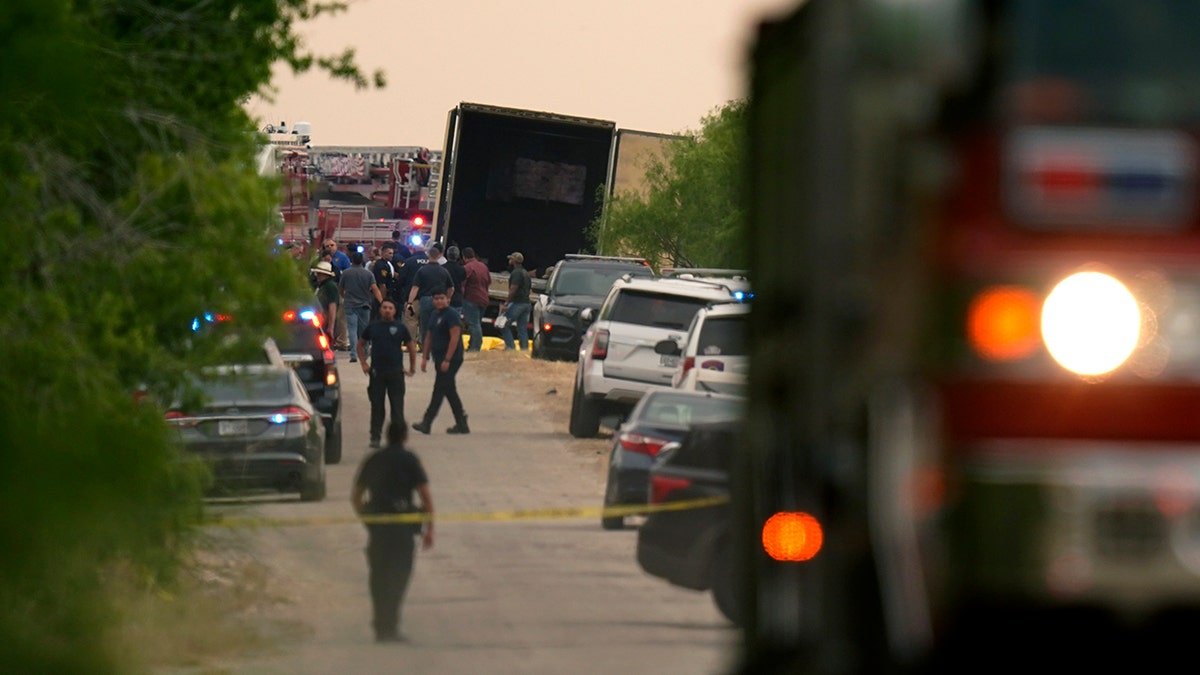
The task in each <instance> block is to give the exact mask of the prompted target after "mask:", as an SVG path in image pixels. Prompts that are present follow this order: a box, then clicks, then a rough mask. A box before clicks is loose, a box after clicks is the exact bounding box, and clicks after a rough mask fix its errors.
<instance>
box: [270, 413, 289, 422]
mask: <svg viewBox="0 0 1200 675" xmlns="http://www.w3.org/2000/svg"><path fill="white" fill-rule="evenodd" d="M270 420H271V423H272V424H283V423H284V422H287V415H284V414H283V413H275V414H274V415H271V417H270Z"/></svg>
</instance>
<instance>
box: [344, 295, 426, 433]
mask: <svg viewBox="0 0 1200 675" xmlns="http://www.w3.org/2000/svg"><path fill="white" fill-rule="evenodd" d="M368 344H370V345H371V361H370V363H368V362H367V347H366V346H367V345H368ZM405 347H407V348H408V369H407V370H406V369H405V368H404V348H405ZM357 353H358V360H359V361H361V362H362V370H363V373H364V374H365V375H367V376H369V377H370V380H369V382H368V383H367V398H368V399H370V401H371V428H370V432H371V447H372V448H377V447H379V436H380V432H382V431H383V417H384V410H383V399H384V397H385V396H386V397H387V399H388V403H389V404H390V407H391V419H392V421H393V422H395V421H399V422H404V389H405V384H404V378H405V377H406V376H407V377H412V376H413V374H414V373H416V371H417V352H416V351H415V348H414V345H413V339H412V335H410V334H409V332H408V328H406V327H405V326H404V323H403V322H401V321H397V320H396V303H395V302H394V301H393V300H392V299H391V298H385V299H384V300H383V302H381V303H379V320H378V321H374V322H372V323H371V325H369V326H367V329H366V330H364V331H363V334H362V338H361V339H359V341H358V352H357Z"/></svg>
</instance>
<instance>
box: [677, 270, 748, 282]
mask: <svg viewBox="0 0 1200 675" xmlns="http://www.w3.org/2000/svg"><path fill="white" fill-rule="evenodd" d="M661 273H662V275H663V276H665V277H679V278H681V279H689V278H695V277H729V278H731V279H741V280H746V279H748V278H749V274H750V271H749V270H739V269H730V268H724V267H664V268H662V270H661Z"/></svg>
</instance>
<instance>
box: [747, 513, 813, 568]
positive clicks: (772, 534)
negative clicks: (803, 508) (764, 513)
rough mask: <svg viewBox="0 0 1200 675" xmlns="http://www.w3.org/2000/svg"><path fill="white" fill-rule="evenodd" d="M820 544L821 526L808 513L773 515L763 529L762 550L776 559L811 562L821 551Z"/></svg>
mask: <svg viewBox="0 0 1200 675" xmlns="http://www.w3.org/2000/svg"><path fill="white" fill-rule="evenodd" d="M823 541H824V534H823V533H822V532H821V523H819V522H817V519H816V518H813V517H812V516H810V515H808V514H807V513H796V512H786V511H783V512H780V513H776V514H775V515H773V516H771V517H770V518H768V519H767V522H766V523H764V524H763V528H762V542H763V549H764V550H765V551H766V552H767V555H769V556H771V557H772V558H774V559H775V560H782V561H785V562H804V561H805V560H812V558H813V557H814V556H816V555H817V552H818V551H820V550H821V543H822V542H823Z"/></svg>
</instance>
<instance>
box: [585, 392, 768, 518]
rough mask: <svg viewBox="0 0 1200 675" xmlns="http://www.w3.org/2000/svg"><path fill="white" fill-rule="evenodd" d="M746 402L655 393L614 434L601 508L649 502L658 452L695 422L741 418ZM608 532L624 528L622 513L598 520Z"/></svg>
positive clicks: (648, 394) (707, 395) (717, 396)
mask: <svg viewBox="0 0 1200 675" xmlns="http://www.w3.org/2000/svg"><path fill="white" fill-rule="evenodd" d="M744 404H745V400H744V399H743V398H741V397H738V396H725V395H721V394H710V393H704V392H690V391H676V390H673V389H657V390H655V391H650V392H646V395H645V396H643V397H642V399H641V400H640V401H638V403H637V405H635V406H634V408H633V412H631V413H630V414H629V417H628V418H627V419H626V420H625V422H624V423H622V424H621V426H620V428H618V429H617V432H616V433H615V434H613V445H612V452H611V453H610V454H609V461H608V481H607V484H606V486H605V488H604V506H605V507H613V506H623V505H644V504H647V503H648V502H649V499H650V466H651V465H652V464H653V463H654V458H655V456H656V455H657V454H658V452H659V449H660V448H662V447H663V446H664V445H666V444H667V443H671V442H674V441H678V440H680V439H682V438H683V437H684V435H685V434H687V431H688V429H689V428H690V427H691V425H693V424H695V423H698V422H714V421H719V420H733V419H739V418H741V417H742V414H743V406H744ZM600 524H601V526H603V527H604V529H606V530H617V529H620V528H622V527H624V526H625V515H609V514H608V513H605V515H603V516H601V518H600Z"/></svg>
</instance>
